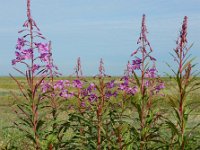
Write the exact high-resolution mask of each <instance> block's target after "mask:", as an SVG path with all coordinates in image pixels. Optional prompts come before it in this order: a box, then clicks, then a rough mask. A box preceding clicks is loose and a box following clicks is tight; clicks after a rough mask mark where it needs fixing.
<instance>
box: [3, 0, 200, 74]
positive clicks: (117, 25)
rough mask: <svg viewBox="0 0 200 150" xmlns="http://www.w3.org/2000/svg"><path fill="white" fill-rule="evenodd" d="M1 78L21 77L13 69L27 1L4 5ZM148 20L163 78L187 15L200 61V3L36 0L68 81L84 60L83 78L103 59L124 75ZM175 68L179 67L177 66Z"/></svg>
mask: <svg viewBox="0 0 200 150" xmlns="http://www.w3.org/2000/svg"><path fill="white" fill-rule="evenodd" d="M0 4H1V5H0V70H1V71H0V75H4V76H6V75H8V73H12V74H16V72H14V70H13V69H12V66H11V63H10V62H11V60H12V59H13V58H14V51H15V44H16V40H17V37H18V34H17V31H18V30H20V29H21V26H22V24H23V22H24V21H25V20H26V1H25V0H0ZM143 13H144V14H146V16H147V22H146V24H147V28H148V31H149V34H148V39H149V41H150V43H151V45H152V47H153V49H154V52H153V55H154V57H155V58H156V59H157V68H158V69H159V72H160V74H163V72H166V71H168V70H169V69H168V67H167V66H166V64H165V62H169V60H173V59H172V58H171V57H170V55H169V52H172V49H173V48H174V47H175V46H176V45H175V40H176V39H177V36H178V32H179V30H180V28H181V23H182V20H183V17H184V16H185V15H187V16H188V18H189V31H188V39H189V43H193V42H194V46H193V47H192V50H191V53H192V55H193V56H195V57H197V59H196V62H198V61H199V60H200V1H199V0H32V16H33V18H34V20H35V21H36V22H37V24H38V26H39V27H40V29H41V31H42V33H43V34H44V35H45V37H47V39H48V40H52V44H53V45H52V46H53V55H54V60H55V63H56V64H57V65H58V67H59V68H60V72H62V73H63V74H64V75H70V74H72V72H73V68H74V66H75V62H76V59H77V57H81V60H82V66H83V73H84V74H85V75H95V74H96V73H97V71H98V65H99V60H100V58H103V59H104V63H105V69H106V72H107V74H111V75H122V74H123V70H124V68H125V65H126V63H127V61H128V59H129V58H130V54H131V52H132V51H133V50H135V49H136V48H137V44H136V42H137V38H138V36H139V33H140V24H141V17H142V14H143ZM171 64H173V62H171Z"/></svg>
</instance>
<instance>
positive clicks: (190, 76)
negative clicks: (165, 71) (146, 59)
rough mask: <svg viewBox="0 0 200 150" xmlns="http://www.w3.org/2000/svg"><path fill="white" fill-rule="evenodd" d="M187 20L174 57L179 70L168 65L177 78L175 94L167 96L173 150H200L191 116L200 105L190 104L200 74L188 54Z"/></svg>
mask: <svg viewBox="0 0 200 150" xmlns="http://www.w3.org/2000/svg"><path fill="white" fill-rule="evenodd" d="M187 28H188V17H187V16H185V17H184V20H183V24H182V29H181V31H180V36H179V37H178V39H177V41H176V44H177V46H176V48H175V49H174V53H171V56H172V57H173V59H174V62H175V63H176V66H177V68H175V67H171V66H170V65H168V66H169V67H170V68H171V70H172V72H173V74H174V76H173V77H171V79H173V81H175V83H176V86H175V87H173V91H171V93H172V94H168V98H169V102H170V106H171V108H172V110H173V113H174V116H173V118H168V121H167V125H168V126H169V127H170V129H171V139H170V140H169V141H168V142H169V143H168V145H167V146H168V147H169V148H171V149H182V150H184V149H199V145H198V144H197V143H199V141H197V140H198V138H197V136H198V134H195V133H197V130H195V129H196V128H197V127H199V125H200V124H199V123H195V121H194V120H195V117H192V113H193V112H195V111H196V110H197V108H198V107H199V103H198V102H197V101H196V100H193V101H191V94H192V92H194V91H195V90H197V89H199V88H200V83H199V82H198V78H197V77H198V75H199V73H198V72H197V70H194V69H195V68H194V67H195V66H196V65H195V64H193V60H194V59H193V58H191V55H190V54H189V51H190V48H191V47H192V45H191V46H189V47H188V41H187Z"/></svg>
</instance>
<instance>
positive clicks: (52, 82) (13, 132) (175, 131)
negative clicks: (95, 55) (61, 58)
mask: <svg viewBox="0 0 200 150" xmlns="http://www.w3.org/2000/svg"><path fill="white" fill-rule="evenodd" d="M187 29H188V17H187V16H185V17H184V18H183V22H182V26H181V30H180V31H179V36H178V38H177V40H176V45H175V48H174V49H173V50H172V52H169V53H170V55H171V59H170V61H169V62H167V64H166V65H167V66H168V67H169V68H170V70H171V72H168V73H166V77H160V76H159V70H158V69H157V67H156V64H157V63H156V58H154V56H153V55H152V52H153V50H154V49H153V48H152V47H151V44H150V42H149V39H148V36H147V35H148V31H147V26H146V15H145V14H144V15H143V16H142V21H141V32H140V35H139V38H138V41H137V44H138V48H136V49H135V50H134V51H133V52H132V53H131V54H130V58H129V60H127V65H126V68H124V74H123V75H122V76H121V77H111V76H109V75H108V74H107V72H106V71H105V70H106V69H105V68H104V61H103V58H101V59H100V61H99V67H98V73H97V74H96V75H95V76H93V77H85V76H84V74H83V71H82V64H81V58H80V57H78V58H77V62H76V64H75V67H74V73H72V74H73V76H70V77H62V73H61V72H60V71H59V68H58V67H57V66H56V62H54V59H53V56H54V55H53V49H52V42H51V41H47V40H46V38H45V36H44V35H43V34H42V33H41V31H40V29H39V27H38V26H37V24H36V22H35V20H34V19H33V17H32V15H31V0H27V20H26V21H25V22H24V24H23V28H22V30H20V31H18V33H19V37H18V38H17V44H16V48H15V52H14V53H15V57H14V58H13V59H12V66H13V70H15V71H16V72H17V73H18V74H20V75H21V76H20V77H15V76H13V75H12V74H10V77H0V116H1V120H0V149H2V150H12V149H16V150H17V149H19V150H24V149H28V150H29V149H30V150H72V149H76V150H94V149H97V150H115V149H116V150H179V149H180V150H193V149H194V150H196V149H200V111H199V106H200V101H199V97H200V78H199V75H200V73H199V70H198V65H197V64H196V63H195V60H194V58H193V57H192V55H191V53H190V49H191V48H192V44H191V45H190V44H189V43H188V40H187V32H188V30H187ZM127 58H128V57H127ZM108 69H111V68H108Z"/></svg>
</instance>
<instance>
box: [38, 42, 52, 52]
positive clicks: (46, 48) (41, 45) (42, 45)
mask: <svg viewBox="0 0 200 150" xmlns="http://www.w3.org/2000/svg"><path fill="white" fill-rule="evenodd" d="M35 45H36V47H37V48H38V52H39V53H40V54H44V53H49V44H48V43H35Z"/></svg>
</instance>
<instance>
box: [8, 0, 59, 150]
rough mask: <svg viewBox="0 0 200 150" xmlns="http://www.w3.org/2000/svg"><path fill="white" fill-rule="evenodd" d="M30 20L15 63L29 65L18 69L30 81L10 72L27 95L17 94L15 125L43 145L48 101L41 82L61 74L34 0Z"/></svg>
mask: <svg viewBox="0 0 200 150" xmlns="http://www.w3.org/2000/svg"><path fill="white" fill-rule="evenodd" d="M27 18H28V19H27V20H26V21H25V23H24V24H23V27H24V29H23V30H21V31H19V32H18V33H19V34H20V37H19V38H18V40H17V45H16V51H15V56H16V58H15V59H13V60H12V65H13V66H16V65H18V64H23V65H25V67H24V70H23V69H21V70H20V69H17V68H16V67H14V69H15V70H17V71H18V72H19V73H20V74H21V75H22V76H25V77H26V81H27V82H26V83H27V84H26V85H24V84H23V83H21V82H20V81H19V80H17V79H16V78H15V77H13V76H12V75H10V76H11V77H12V78H13V79H14V80H15V81H16V83H17V85H18V87H19V89H20V91H21V94H22V95H23V98H22V99H21V98H19V97H17V96H15V98H16V99H17V100H18V102H17V109H16V110H15V112H16V114H17V116H18V120H17V121H16V122H14V124H15V126H16V127H17V128H18V129H19V130H20V131H23V132H24V133H25V135H26V137H27V138H29V139H30V140H31V143H30V145H32V146H33V147H34V148H35V149H40V140H41V138H42V135H43V129H42V128H43V127H44V126H43V125H44V120H43V119H44V118H43V117H42V115H43V113H42V112H41V111H42V109H43V108H44V105H45V101H42V99H43V95H42V94H41V92H40V85H41V84H42V82H43V80H44V79H45V78H46V77H48V76H55V75H57V74H58V73H57V67H56V66H54V64H53V62H52V59H50V58H51V55H52V53H51V51H50V43H49V42H46V41H45V38H44V36H43V35H42V33H41V32H40V29H39V28H38V26H37V24H36V22H35V21H34V20H33V18H32V16H31V10H30V0H27Z"/></svg>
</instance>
